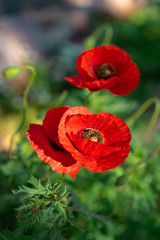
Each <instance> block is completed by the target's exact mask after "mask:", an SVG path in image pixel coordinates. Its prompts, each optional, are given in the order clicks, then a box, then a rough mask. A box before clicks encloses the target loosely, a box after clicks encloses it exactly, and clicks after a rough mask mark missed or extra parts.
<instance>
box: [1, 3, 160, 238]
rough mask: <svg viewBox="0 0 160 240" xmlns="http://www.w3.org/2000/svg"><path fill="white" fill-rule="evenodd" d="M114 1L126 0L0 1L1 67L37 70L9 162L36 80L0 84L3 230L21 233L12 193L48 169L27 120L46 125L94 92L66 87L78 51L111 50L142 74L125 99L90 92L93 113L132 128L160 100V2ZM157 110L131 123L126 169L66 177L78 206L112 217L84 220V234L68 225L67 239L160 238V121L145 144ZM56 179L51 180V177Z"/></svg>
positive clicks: (22, 78) (24, 76)
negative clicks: (56, 110) (54, 113)
mask: <svg viewBox="0 0 160 240" xmlns="http://www.w3.org/2000/svg"><path fill="white" fill-rule="evenodd" d="M114 4H115V5H114ZM116 4H120V2H119V1H109V0H108V1H99V2H98V3H97V2H96V1H78V0H77V1H76V0H75V1H74V0H73V1H71V0H70V1H69V0H68V1H62V0H61V1H49V0H48V1H45V3H43V1H40V0H39V1H38V0H37V1H36V0H34V1H33V0H32V1H25V0H24V1H21V3H18V2H17V4H13V3H12V1H9V0H7V1H2V0H1V1H0V13H1V18H0V32H1V34H0V70H1V71H2V70H3V69H4V68H5V67H8V66H14V65H17V66H23V65H26V64H28V65H32V66H34V67H35V69H36V73H37V75H36V80H35V83H34V86H33V87H32V89H31V90H30V92H29V96H28V103H29V108H28V110H27V119H26V125H25V128H24V129H23V130H21V132H20V133H19V134H18V135H17V136H16V144H15V145H14V149H13V150H14V152H13V155H14V158H12V159H9V158H8V150H9V142H10V137H11V135H12V134H13V132H14V131H15V130H16V129H17V127H18V126H19V124H20V121H21V117H22V113H21V108H22V101H23V92H24V89H25V86H26V83H27V81H28V79H29V77H30V75H29V74H28V73H27V72H26V71H23V72H22V73H21V74H20V76H18V77H17V78H15V79H12V80H6V79H4V78H3V77H2V75H1V78H0V102H1V105H0V122H1V124H0V132H1V134H0V148H1V153H0V186H1V188H0V189H1V190H0V199H1V205H0V215H1V219H0V228H1V230H3V231H4V230H5V229H8V230H9V231H13V229H14V227H15V221H16V211H15V210H14V209H15V208H16V207H17V205H18V204H19V203H17V201H18V200H17V199H16V197H15V196H14V195H13V194H12V193H11V189H16V188H18V186H20V185H22V184H26V181H27V179H28V178H29V175H30V174H33V175H34V176H35V177H39V178H40V179H42V178H43V176H44V175H45V174H46V173H47V171H48V170H49V168H50V167H49V166H48V165H47V164H45V163H43V162H42V161H41V160H40V159H38V157H37V155H36V153H35V152H34V151H33V150H32V149H31V148H30V145H29V142H28V140H27V138H26V135H25V131H26V130H27V128H28V125H29V123H30V122H32V123H40V124H41V122H42V119H43V118H44V116H45V113H46V111H47V110H48V109H50V108H53V107H55V106H61V105H70V106H77V105H82V104H83V100H84V99H85V97H86V96H87V94H88V90H86V89H77V88H75V87H73V86H71V85H70V84H69V83H68V82H66V81H65V80H64V77H65V76H71V75H73V74H76V59H77V57H78V56H79V54H81V53H82V52H83V51H84V50H85V49H88V48H90V47H93V46H98V45H101V44H108V43H110V44H115V45H117V46H119V47H121V48H123V49H124V50H126V51H127V52H128V53H129V54H130V55H131V56H132V59H133V61H134V62H135V63H136V64H137V65H138V67H139V68H140V72H141V80H140V84H139V86H138V87H137V89H136V90H134V91H133V92H131V93H130V94H129V95H128V96H124V97H123V96H114V95H111V94H110V93H109V92H108V91H101V92H97V93H93V94H92V95H91V96H90V98H89V101H88V103H87V107H88V108H89V109H90V110H91V111H92V112H93V113H98V112H110V113H112V114H115V115H117V116H119V117H121V118H122V119H123V120H125V121H127V122H128V123H130V120H129V119H130V116H132V114H133V113H134V112H135V111H136V110H137V109H138V107H140V105H141V104H142V103H143V102H145V101H146V100H147V99H149V98H151V97H159V96H160V71H159V69H160V61H159V53H160V1H158V0H157V1H149V2H147V1H134V0H133V1H130V0H126V1H125V3H123V4H121V5H116ZM153 111H154V106H151V107H149V108H148V109H147V111H146V112H145V113H144V115H142V116H141V117H140V118H139V119H138V120H137V121H136V122H135V124H134V125H132V126H131V133H132V137H133V138H132V142H131V153H130V155H129V157H128V158H127V160H126V161H125V163H124V164H122V165H121V166H119V167H118V168H116V169H113V170H109V171H107V172H104V173H93V172H89V171H87V170H86V169H81V170H80V172H79V173H78V175H77V177H76V178H75V179H74V180H72V179H70V178H69V177H68V176H66V177H65V183H66V185H67V189H68V190H69V191H71V192H72V193H73V199H74V198H75V199H77V198H78V199H80V202H81V204H82V206H83V207H84V208H85V209H87V210H89V211H93V212H95V213H97V214H99V215H102V216H105V217H107V218H108V219H109V220H108V221H107V222H103V221H101V220H99V221H98V220H97V219H95V218H92V217H90V218H89V220H86V219H85V218H84V219H83V218H81V219H79V225H80V226H81V228H84V230H86V232H85V233H83V232H81V231H78V230H77V229H75V228H74V227H72V228H70V231H67V230H66V231H64V232H63V236H64V237H66V239H71V240H72V239H73V240H75V239H76V240H81V239H82V238H83V239H89V237H88V236H90V239H96V240H128V239H129V240H135V239H136V238H137V239H141V240H159V239H160V174H159V172H160V164H159V160H160V148H159V144H160V131H159V129H160V118H159V119H158V120H157V122H156V124H155V126H154V127H153V129H152V131H151V132H150V134H149V135H148V136H147V137H146V138H145V139H144V135H145V131H146V128H147V126H148V123H149V120H150V118H151V116H152V114H153ZM58 177H59V174H57V173H54V172H50V174H49V178H50V179H54V178H58ZM75 201H78V200H75ZM79 204H80V203H79ZM1 234H2V235H0V237H1V238H0V239H12V237H11V235H9V234H8V233H6V234H5V233H1ZM19 239H25V238H19ZM27 239H28V238H27ZM29 239H32V237H31V236H30V237H29Z"/></svg>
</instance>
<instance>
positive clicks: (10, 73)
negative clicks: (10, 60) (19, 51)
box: [3, 67, 21, 79]
mask: <svg viewBox="0 0 160 240" xmlns="http://www.w3.org/2000/svg"><path fill="white" fill-rule="evenodd" d="M20 71H21V68H20V67H8V68H6V69H4V71H3V76H4V77H5V78H8V79H11V78H14V77H16V76H17V75H18V74H19V73H20Z"/></svg>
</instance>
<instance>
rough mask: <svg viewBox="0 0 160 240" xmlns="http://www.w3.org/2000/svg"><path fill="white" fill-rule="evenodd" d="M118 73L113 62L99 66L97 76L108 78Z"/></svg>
mask: <svg viewBox="0 0 160 240" xmlns="http://www.w3.org/2000/svg"><path fill="white" fill-rule="evenodd" d="M115 75H116V71H115V68H114V67H113V65H112V64H111V63H104V64H103V65H101V66H99V68H98V71H97V78H99V79H101V78H104V79H108V78H110V77H113V76H115Z"/></svg>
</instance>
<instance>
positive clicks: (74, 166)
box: [27, 124, 81, 178]
mask: <svg viewBox="0 0 160 240" xmlns="http://www.w3.org/2000/svg"><path fill="white" fill-rule="evenodd" d="M41 129H42V126H41V125H38V124H30V129H29V130H28V131H27V137H28V139H29V141H30V145H31V147H32V148H33V149H34V150H35V151H36V152H37V155H38V157H39V158H40V159H41V160H42V161H44V162H45V163H48V164H49V165H50V166H51V168H52V170H53V171H56V172H58V173H68V174H69V175H70V176H71V177H72V178H74V177H75V176H76V174H77V173H78V171H79V169H80V167H81V164H80V163H78V162H76V161H75V160H74V159H73V158H72V156H71V155H70V154H69V153H68V152H67V151H65V150H64V149H62V150H61V151H56V150H55V149H54V148H53V147H52V145H51V143H50V141H49V140H48V139H47V138H46V137H45V136H44V135H43V133H42V131H41Z"/></svg>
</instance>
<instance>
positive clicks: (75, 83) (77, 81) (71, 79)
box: [64, 76, 86, 88]
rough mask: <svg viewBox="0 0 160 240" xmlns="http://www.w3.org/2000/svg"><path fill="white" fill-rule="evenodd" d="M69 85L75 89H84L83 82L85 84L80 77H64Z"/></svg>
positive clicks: (83, 79)
mask: <svg viewBox="0 0 160 240" xmlns="http://www.w3.org/2000/svg"><path fill="white" fill-rule="evenodd" d="M64 79H65V80H67V81H68V82H69V83H71V84H72V85H73V86H75V87H79V88H84V84H83V82H85V80H86V79H85V78H84V77H82V76H73V77H65V78H64Z"/></svg>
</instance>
